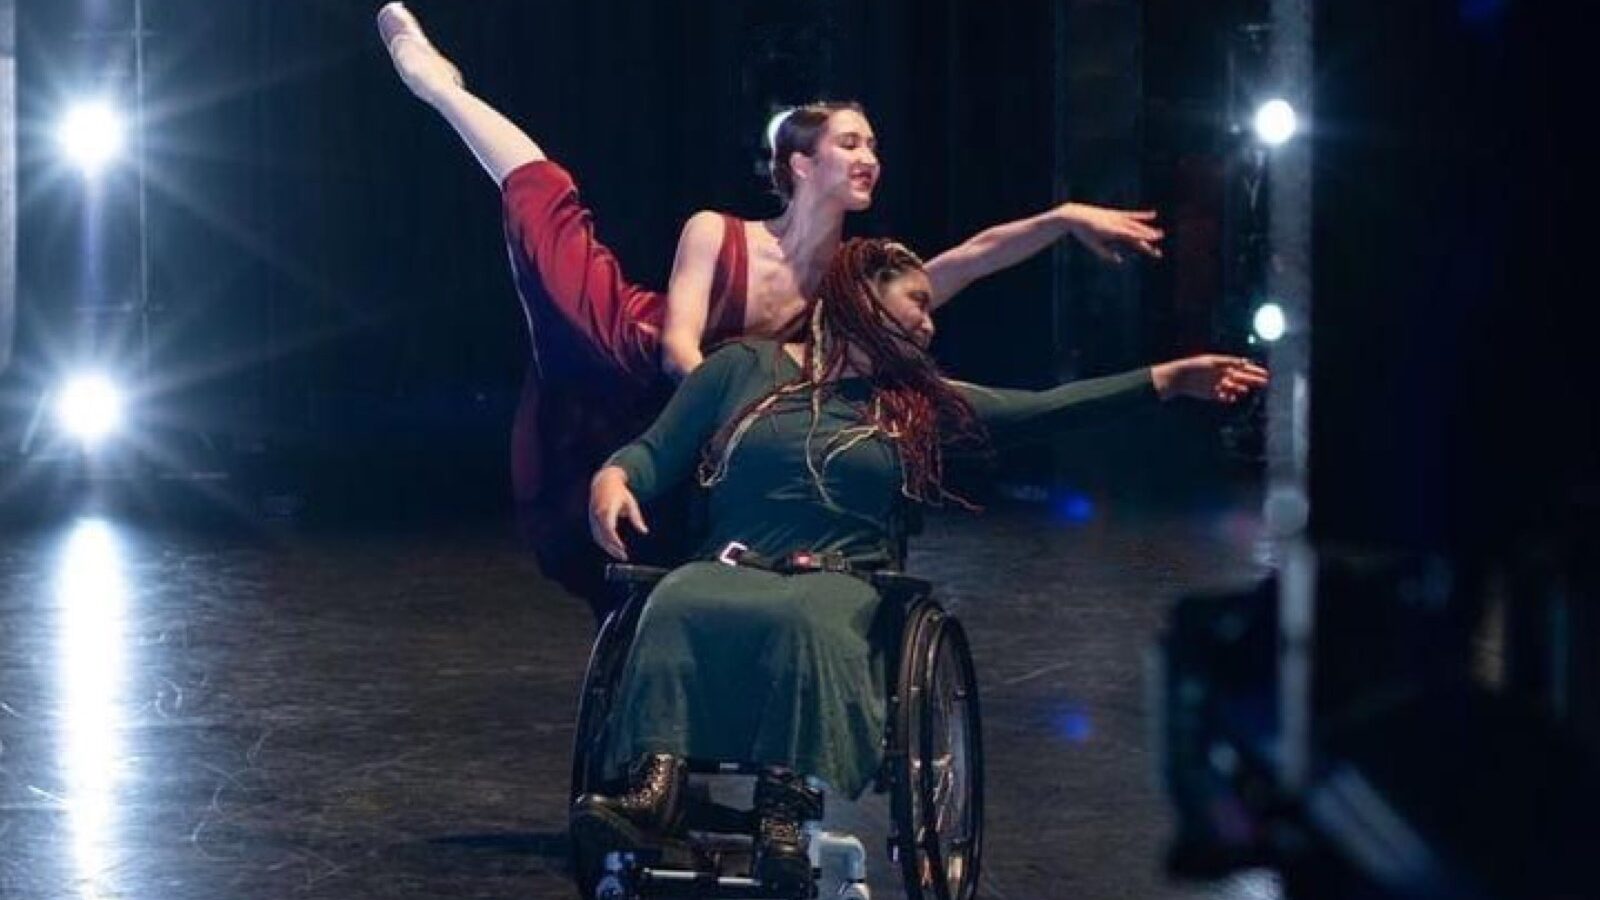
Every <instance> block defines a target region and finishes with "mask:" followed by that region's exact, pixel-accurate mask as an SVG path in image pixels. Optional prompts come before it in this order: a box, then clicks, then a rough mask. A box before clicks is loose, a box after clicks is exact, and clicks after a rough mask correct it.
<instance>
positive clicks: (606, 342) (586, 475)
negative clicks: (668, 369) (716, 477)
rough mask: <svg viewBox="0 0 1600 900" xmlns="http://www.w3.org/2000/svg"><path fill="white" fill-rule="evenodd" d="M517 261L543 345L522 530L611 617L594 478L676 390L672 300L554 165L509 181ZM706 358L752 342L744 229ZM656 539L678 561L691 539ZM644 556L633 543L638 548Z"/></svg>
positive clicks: (724, 277)
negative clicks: (731, 344) (633, 262)
mask: <svg viewBox="0 0 1600 900" xmlns="http://www.w3.org/2000/svg"><path fill="white" fill-rule="evenodd" d="M501 192H502V200H503V204H504V212H505V234H506V248H507V250H508V251H509V253H510V257H511V271H512V274H513V276H514V277H515V279H516V284H517V294H518V296H519V297H520V298H521V299H522V309H523V314H524V315H525V316H526V318H527V322H528V331H529V334H530V336H531V337H532V340H533V361H532V363H531V364H530V365H529V367H528V374H527V377H526V378H525V379H524V381H523V387H522V398H521V401H520V403H519V404H518V407H517V415H516V420H515V423H514V424H513V426H512V430H511V483H512V491H513V494H514V496H515V498H516V502H517V510H518V519H519V521H520V522H521V524H522V527H523V531H524V533H525V534H526V535H527V537H528V538H529V539H530V540H531V542H532V544H533V548H534V552H535V553H536V554H537V556H538V558H539V563H540V566H541V568H543V570H544V572H545V574H546V575H547V576H549V577H551V578H554V579H556V580H557V581H559V582H560V583H561V584H562V585H563V586H565V587H566V588H568V589H569V590H572V591H573V592H575V593H577V594H579V595H580V596H582V597H584V598H585V599H586V600H588V601H589V603H590V605H591V606H593V607H594V608H595V610H596V612H597V613H598V612H600V611H601V610H603V609H605V608H606V607H607V606H609V600H608V599H607V596H606V592H605V589H604V586H603V584H602V583H601V573H602V571H603V567H604V563H605V557H604V554H603V553H602V552H601V551H600V550H599V548H598V547H596V546H595V545H594V543H593V541H592V540H591V539H590V537H589V530H588V525H587V511H588V496H589V479H590V478H591V477H592V476H593V475H594V473H595V470H596V469H597V468H599V466H600V464H601V463H602V462H604V461H605V459H606V458H607V457H608V456H609V455H610V454H611V453H612V451H614V450H616V449H617V448H619V447H621V446H622V445H624V444H626V443H628V442H629V441H631V440H633V439H634V438H636V437H638V436H639V434H640V433H641V432H643V431H644V429H645V428H646V427H647V426H648V425H649V424H650V422H651V421H653V420H654V418H655V415H656V413H658V412H659V411H660V409H661V406H662V404H663V403H664V402H665V400H666V397H667V396H668V395H669V394H670V393H671V390H672V384H671V382H670V381H669V380H667V379H666V377H665V376H664V375H662V373H661V365H660V338H661V326H662V320H663V318H664V316H665V313H666V295H665V294H664V293H662V292H660V291H653V290H649V289H647V288H643V287H640V286H639V285H637V284H633V283H632V282H630V281H628V280H627V278H626V277H625V276H624V275H623V273H622V267H621V266H620V265H619V264H618V262H617V259H616V257H615V256H614V255H613V254H612V253H611V251H610V250H609V249H608V248H607V247H606V246H605V245H604V244H601V243H600V241H599V240H598V239H597V238H596V237H595V232H594V221H593V220H594V216H593V214H592V213H591V212H590V211H589V210H588V209H587V208H586V207H584V206H583V204H582V203H581V202H580V201H579V199H578V189H577V186H576V185H575V184H574V183H573V181H572V176H570V175H569V174H567V172H566V170H565V169H563V168H561V167H560V166H559V165H557V164H555V163H554V162H550V161H548V160H541V161H538V162H533V163H528V164H527V165H524V166H521V167H519V168H517V169H516V170H515V171H513V172H512V173H511V174H510V175H508V176H506V179H505V183H504V184H503V185H502V188H501ZM723 220H724V223H725V228H724V231H723V239H722V247H721V250H720V251H719V252H718V254H717V265H716V271H715V275H714V276H713V280H712V286H711V303H710V306H709V309H708V313H707V325H706V333H705V337H704V338H703V340H702V344H703V345H704V346H708V347H709V346H712V345H715V344H717V343H719V342H721V341H723V340H726V339H728V338H731V337H736V336H738V335H739V334H741V333H742V332H743V330H744V319H745V301H746V297H745V293H746V286H747V282H748V252H747V249H746V246H745V240H744V221H743V220H742V219H738V218H736V217H734V216H724V217H723ZM672 530H677V531H681V530H682V529H671V528H665V529H664V528H656V527H654V526H653V527H652V536H653V537H655V538H657V543H658V546H656V547H653V548H652V547H649V546H641V547H640V556H641V557H643V558H647V559H648V558H650V557H651V556H652V555H656V556H660V555H662V554H668V555H670V554H671V553H672V552H673V550H674V549H675V548H672V547H670V546H659V544H660V542H661V540H662V539H666V538H669V537H677V536H679V535H670V536H669V535H668V534H666V532H667V531H672ZM631 546H633V544H632V542H630V547H631Z"/></svg>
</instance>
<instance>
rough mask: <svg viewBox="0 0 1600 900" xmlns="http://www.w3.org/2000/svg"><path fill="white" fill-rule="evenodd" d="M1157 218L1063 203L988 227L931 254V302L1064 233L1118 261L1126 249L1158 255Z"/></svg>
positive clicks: (1146, 213)
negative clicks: (941, 251) (1023, 217)
mask: <svg viewBox="0 0 1600 900" xmlns="http://www.w3.org/2000/svg"><path fill="white" fill-rule="evenodd" d="M1155 218H1156V214H1155V212H1154V211H1153V210H1138V211H1125V210H1118V209H1104V208H1102V207H1098V206H1087V205H1085V204H1082V203H1063V204H1061V205H1060V206H1057V207H1056V208H1054V209H1050V210H1046V211H1045V212H1042V213H1040V214H1039V215H1037V216H1033V217H1031V218H1027V219H1018V220H1017V221H1015V222H1007V223H1005V224H1003V225H996V226H994V227H993V228H987V229H985V230H983V231H980V232H978V233H977V234H975V235H973V236H972V237H970V238H968V239H967V240H965V241H963V242H962V243H961V244H959V245H957V246H955V247H952V248H950V249H949V250H946V251H945V252H943V253H941V254H939V255H938V256H935V257H934V258H933V259H932V260H929V262H928V265H927V272H928V279H929V280H930V281H932V282H933V305H934V307H935V308H937V307H939V306H940V305H942V304H943V303H945V301H947V300H949V299H950V298H951V297H954V296H955V295H956V294H957V293H960V291H961V289H962V288H964V287H966V286H967V285H969V284H971V283H972V282H974V281H977V280H978V279H980V278H983V277H985V276H987V275H992V274H994V273H995V272H998V271H1000V270H1001V269H1006V268H1010V267H1011V266H1014V265H1016V264H1017V263H1019V262H1022V261H1023V260H1025V259H1027V258H1029V257H1031V256H1033V255H1034V254H1035V253H1038V252H1039V251H1040V250H1043V249H1044V248H1046V247H1048V246H1050V245H1051V244H1053V243H1055V242H1056V241H1058V240H1061V239H1062V238H1064V237H1066V236H1068V235H1071V236H1073V237H1075V238H1077V239H1078V240H1079V241H1080V242H1081V243H1082V244H1083V245H1084V246H1085V247H1088V248H1089V249H1090V250H1091V251H1093V252H1094V254H1095V255H1096V256H1099V257H1100V258H1101V259H1103V260H1106V261H1107V262H1113V263H1116V262H1121V261H1122V258H1123V254H1124V253H1125V252H1128V251H1133V252H1137V253H1142V254H1144V255H1145V256H1150V257H1154V258H1160V256H1161V249H1160V248H1159V247H1158V246H1157V244H1158V243H1159V242H1160V241H1161V238H1162V237H1163V236H1164V234H1165V233H1164V232H1163V231H1162V230H1161V229H1159V228H1157V227H1155V224H1154V222H1155Z"/></svg>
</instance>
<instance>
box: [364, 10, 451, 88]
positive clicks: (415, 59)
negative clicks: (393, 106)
mask: <svg viewBox="0 0 1600 900" xmlns="http://www.w3.org/2000/svg"><path fill="white" fill-rule="evenodd" d="M377 22H378V36H379V37H380V38H382V39H383V46H384V47H385V48H386V49H387V50H388V51H389V60H390V61H391V62H393V63H394V69H395V71H396V72H397V73H399V75H400V80H401V81H403V82H405V85H406V87H407V88H409V89H410V91H411V93H413V94H416V95H417V96H418V97H420V98H421V99H423V100H426V101H428V102H430V103H431V102H433V100H434V99H435V98H436V97H438V96H439V95H440V94H442V93H444V92H445V91H446V90H448V89H450V88H464V87H466V86H467V81H466V79H465V78H463V77H462V76H461V70H460V69H458V68H456V67H455V64H454V63H452V62H450V60H448V59H445V57H444V54H443V53H440V52H439V48H437V47H435V46H433V42H432V41H430V40H428V35H427V34H426V33H425V32H423V30H422V23H420V22H418V21H417V17H416V16H414V15H412V14H411V10H409V9H406V5H405V4H404V3H385V4H384V5H383V7H382V8H381V9H379V10H378V17H377Z"/></svg>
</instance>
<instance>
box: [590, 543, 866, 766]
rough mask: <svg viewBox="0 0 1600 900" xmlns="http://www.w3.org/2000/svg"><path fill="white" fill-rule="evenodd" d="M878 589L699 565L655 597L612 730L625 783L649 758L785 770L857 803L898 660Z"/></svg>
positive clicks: (611, 756)
mask: <svg viewBox="0 0 1600 900" xmlns="http://www.w3.org/2000/svg"><path fill="white" fill-rule="evenodd" d="M882 605H883V604H882V603H881V602H880V598H879V596H878V593H877V591H875V590H874V589H873V588H872V586H871V585H869V584H867V583H866V582H864V581H862V580H860V579H858V578H854V577H851V576H849V575H841V574H837V573H826V572H818V573H807V574H803V575H778V574H776V573H772V572H765V571H761V570H759V569H750V568H737V567H734V566H726V565H722V564H720V563H710V562H698V563H690V564H688V565H686V566H683V567H681V568H678V569H676V570H674V571H673V572H672V573H671V574H669V575H667V577H665V578H663V579H662V580H661V583H660V584H659V585H657V586H656V589H655V590H654V591H653V592H652V593H651V594H650V598H649V601H648V603H647V605H646V606H645V610H644V613H643V615H642V616H641V617H640V619H639V631H638V635H637V638H636V639H635V641H634V644H633V648H632V651H631V653H630V655H629V657H628V661H627V663H626V665H625V666H624V669H623V673H622V681H621V683H620V685H619V686H618V693H617V702H616V704H615V705H614V706H613V707H612V709H613V712H612V718H611V721H610V722H609V723H608V728H609V729H610V735H609V737H610V740H609V741H607V745H608V747H609V752H608V755H607V758H606V768H607V770H608V771H609V772H610V773H612V774H613V775H616V774H620V773H621V772H623V771H625V769H626V768H627V766H628V764H629V763H630V762H632V761H633V760H635V759H637V758H638V757H639V756H641V755H642V754H645V753H653V752H664V753H673V754H676V755H679V756H687V757H695V758H701V759H714V760H723V761H737V762H749V763H760V764H774V763H776V764H782V765H786V766H789V767H791V768H793V769H794V770H795V771H796V772H799V773H800V774H802V775H809V776H815V777H817V778H820V779H822V780H823V781H825V782H827V784H828V785H829V786H830V787H831V788H832V789H834V790H837V791H841V792H843V793H844V794H845V795H847V796H849V797H856V796H859V795H860V794H861V792H862V791H863V790H865V789H866V787H867V786H868V785H869V784H870V783H871V781H872V777H873V775H874V774H875V773H876V771H877V768H878V765H879V761H880V758H881V756H882V746H881V744H882V741H883V735H884V716H885V712H884V710H885V706H886V705H887V699H886V682H885V677H884V673H885V670H886V665H887V662H886V661H887V659H888V654H887V653H886V652H885V651H886V650H887V649H888V648H889V647H890V646H891V644H890V643H889V642H890V641H892V640H898V636H897V635H894V634H891V633H889V632H892V631H893V625H892V623H887V622H885V621H882V620H883V619H885V618H887V617H885V616H883V615H881V612H882V610H881V607H882Z"/></svg>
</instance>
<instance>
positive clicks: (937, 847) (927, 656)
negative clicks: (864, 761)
mask: <svg viewBox="0 0 1600 900" xmlns="http://www.w3.org/2000/svg"><path fill="white" fill-rule="evenodd" d="M897 697H898V704H897V707H898V708H897V709H895V710H894V714H895V716H896V721H895V723H894V726H893V727H894V729H895V733H894V735H893V736H892V742H893V743H894V744H897V745H898V747H891V759H892V766H893V768H894V771H893V772H892V773H891V797H890V804H891V810H892V812H893V816H894V826H893V832H894V833H893V835H892V837H891V841H892V842H893V846H894V851H895V856H896V857H897V858H898V859H899V862H900V867H901V874H902V876H903V878H904V881H905V891H906V897H907V898H908V900H972V897H973V896H974V895H975V894H976V892H977V885H978V873H979V867H980V863H981V862H982V856H983V738H982V733H981V731H980V725H979V722H980V718H979V708H978V690H977V679H976V677H975V672H974V670H973V665H972V654H971V652H970V650H969V649H968V645H967V638H966V632H965V630H964V629H962V627H961V623H960V622H958V621H956V620H955V619H953V618H951V617H949V616H948V615H946V614H945V612H944V611H943V610H942V609H940V608H939V607H938V606H937V605H936V604H934V603H931V602H930V603H923V604H919V605H918V606H916V607H915V608H913V609H912V610H911V612H910V613H909V615H908V616H907V621H906V629H905V634H904V640H903V643H902V650H901V659H900V677H899V692H898V693H897Z"/></svg>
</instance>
